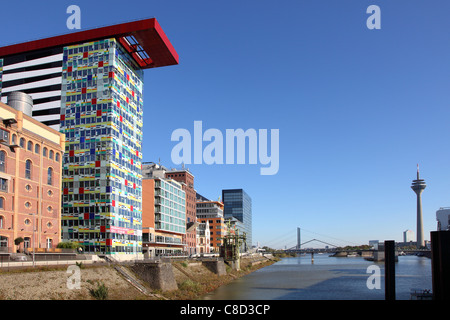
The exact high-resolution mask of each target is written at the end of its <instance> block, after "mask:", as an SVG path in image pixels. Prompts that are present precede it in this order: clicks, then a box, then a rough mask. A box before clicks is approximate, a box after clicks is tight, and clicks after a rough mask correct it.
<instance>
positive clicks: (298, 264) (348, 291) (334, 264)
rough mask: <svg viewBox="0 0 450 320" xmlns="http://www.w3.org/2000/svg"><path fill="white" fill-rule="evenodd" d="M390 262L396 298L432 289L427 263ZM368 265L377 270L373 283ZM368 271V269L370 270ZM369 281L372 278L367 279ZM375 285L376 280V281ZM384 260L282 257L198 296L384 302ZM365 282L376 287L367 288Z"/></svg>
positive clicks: (412, 258) (401, 258)
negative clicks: (377, 275)
mask: <svg viewBox="0 0 450 320" xmlns="http://www.w3.org/2000/svg"><path fill="white" fill-rule="evenodd" d="M398 258H399V260H398V262H397V263H396V264H395V274H396V278H395V283H396V289H395V290H396V299H397V300H409V299H410V291H411V289H413V288H414V289H416V288H417V289H429V290H431V289H432V275H431V259H429V258H426V257H417V256H399V257H398ZM369 266H377V267H378V268H377V267H375V269H377V270H379V273H378V274H379V275H380V276H379V277H378V280H377V278H376V276H375V274H374V272H373V271H370V270H371V269H369V271H368V267H369ZM371 268H373V267H371ZM369 277H371V278H370V279H369ZM377 281H378V282H377ZM384 281H385V277H384V262H373V261H367V260H365V259H364V258H362V257H329V256H328V255H326V254H322V255H318V254H315V255H314V261H313V262H312V261H311V256H310V255H304V256H299V257H291V258H283V259H282V260H281V261H279V262H277V263H274V264H273V265H271V266H268V267H265V268H262V269H259V270H257V271H255V272H253V273H251V274H249V275H246V276H244V277H242V278H239V279H237V280H235V281H233V282H232V283H230V284H228V285H226V286H223V287H220V288H218V289H217V290H216V291H214V292H212V293H209V294H207V295H206V296H204V297H203V299H204V300H384V299H385V290H384ZM368 282H369V283H370V284H371V285H372V286H373V285H376V284H377V283H379V284H380V285H379V288H376V287H375V288H373V289H369V286H368Z"/></svg>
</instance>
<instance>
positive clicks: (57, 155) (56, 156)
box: [55, 153, 59, 162]
mask: <svg viewBox="0 0 450 320" xmlns="http://www.w3.org/2000/svg"><path fill="white" fill-rule="evenodd" d="M55 160H56V161H58V162H59V153H57V154H56V155H55Z"/></svg>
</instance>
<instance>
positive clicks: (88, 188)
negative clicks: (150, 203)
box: [61, 38, 143, 254]
mask: <svg viewBox="0 0 450 320" xmlns="http://www.w3.org/2000/svg"><path fill="white" fill-rule="evenodd" d="M62 78H63V80H62V91H61V99H62V100H61V132H63V133H65V134H66V152H65V155H64V163H63V213H62V225H63V228H62V237H63V240H69V241H75V242H79V243H80V244H82V245H83V246H84V248H85V250H86V251H87V252H100V253H106V254H114V253H140V252H142V207H141V200H142V175H141V162H142V154H141V147H142V146H141V143H142V121H143V96H142V89H143V71H142V69H141V68H140V67H139V66H137V64H136V63H135V61H134V59H132V57H130V55H129V54H128V53H127V52H126V51H125V49H124V48H123V47H122V45H121V44H120V43H119V42H118V41H117V40H116V39H114V38H112V39H104V40H99V41H94V42H88V43H83V44H78V45H73V46H67V47H64V53H63V72H62Z"/></svg>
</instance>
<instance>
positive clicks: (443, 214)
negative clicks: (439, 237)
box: [436, 208, 450, 231]
mask: <svg viewBox="0 0 450 320" xmlns="http://www.w3.org/2000/svg"><path fill="white" fill-rule="evenodd" d="M436 220H437V231H448V230H449V226H450V208H439V210H438V211H436Z"/></svg>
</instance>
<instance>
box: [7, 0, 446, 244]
mask: <svg viewBox="0 0 450 320" xmlns="http://www.w3.org/2000/svg"><path fill="white" fill-rule="evenodd" d="M133 3H134V2H132V1H131V2H126V1H114V0H110V1H44V0H41V1H19V2H18V1H16V2H13V1H8V2H5V3H2V10H1V16H2V21H1V25H2V29H1V30H2V31H1V37H0V45H1V46H4V45H7V44H11V43H18V42H24V41H27V40H32V39H38V38H44V37H48V36H53V35H57V34H64V33H68V32H72V31H70V30H68V29H67V27H66V20H67V18H68V16H69V15H68V14H66V8H67V7H68V6H69V5H71V4H76V5H79V6H80V7H81V11H82V15H81V17H82V22H81V27H82V29H83V30H85V29H89V28H93V27H99V26H104V25H111V24H116V23H122V22H127V21H130V20H135V19H143V18H149V17H156V18H157V19H158V21H159V23H160V24H161V26H162V27H163V29H164V31H165V33H166V34H167V36H168V37H169V39H170V40H171V42H172V44H173V45H174V47H175V49H176V50H177V52H178V54H179V56H180V64H179V65H178V66H172V67H167V68H159V69H155V70H148V71H146V72H145V89H144V95H145V97H144V99H145V119H144V148H143V155H144V161H154V162H157V161H158V159H159V158H161V162H162V163H163V164H164V165H166V166H168V167H171V166H174V165H173V164H172V162H171V156H170V153H171V150H172V148H173V146H174V145H175V143H174V142H171V141H170V137H171V133H172V132H173V131H174V130H175V129H178V128H185V129H188V130H189V131H191V132H193V124H194V121H195V120H201V121H203V126H204V129H207V128H217V129H219V130H222V131H223V132H225V129H237V128H242V129H248V128H254V129H279V130H280V169H279V172H278V174H276V175H274V176H261V175H260V174H259V169H260V165H259V164H258V165H248V164H247V165H205V164H203V165H190V166H188V167H189V168H190V170H191V171H192V172H193V173H194V175H195V187H196V189H197V191H198V192H199V193H201V194H203V195H204V196H207V197H210V198H213V199H215V198H218V197H219V196H221V190H222V189H226V188H243V189H245V191H246V192H247V193H248V194H249V195H250V196H251V197H252V199H253V240H254V243H256V242H259V243H260V244H261V245H269V246H274V247H277V246H281V247H283V246H285V245H287V246H293V245H295V242H296V228H297V227H300V228H302V230H303V231H302V242H303V241H308V240H310V239H313V238H317V239H321V240H322V241H327V242H330V243H334V244H338V245H347V244H366V243H368V241H369V240H375V239H377V240H397V241H400V240H402V233H403V231H405V230H407V229H411V230H413V231H414V232H416V200H415V194H414V192H413V191H412V190H411V188H410V185H411V181H412V180H413V179H414V178H415V175H416V164H417V163H419V164H420V168H421V176H422V177H423V178H424V179H425V180H426V182H427V184H428V187H427V189H426V190H425V191H424V193H423V212H424V218H423V219H424V230H425V239H429V233H430V231H433V230H435V229H436V218H435V212H436V210H438V209H439V207H441V206H450V160H449V159H450V151H449V143H448V141H449V137H450V132H449V131H450V122H449V119H450V108H449V102H450V35H449V30H450V19H449V12H450V2H449V1H446V0H441V1H437V0H433V1H411V0H408V1H405V0H396V1H386V0H371V1H366V0H345V1H344V0H340V1H337V0H328V1H325V0H323V1H317V0H303V1H300V0H295V1H294V0H289V1H288V0H286V1H265V0H245V1H211V0H194V1H185V0H183V1H175V0H174V1H140V2H139V4H138V5H137V6H133ZM124 4H127V5H124ZM372 4H375V5H378V6H379V7H380V8H381V30H369V29H368V28H367V27H366V20H367V18H368V17H369V14H367V13H366V9H367V7H368V6H369V5H372Z"/></svg>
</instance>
